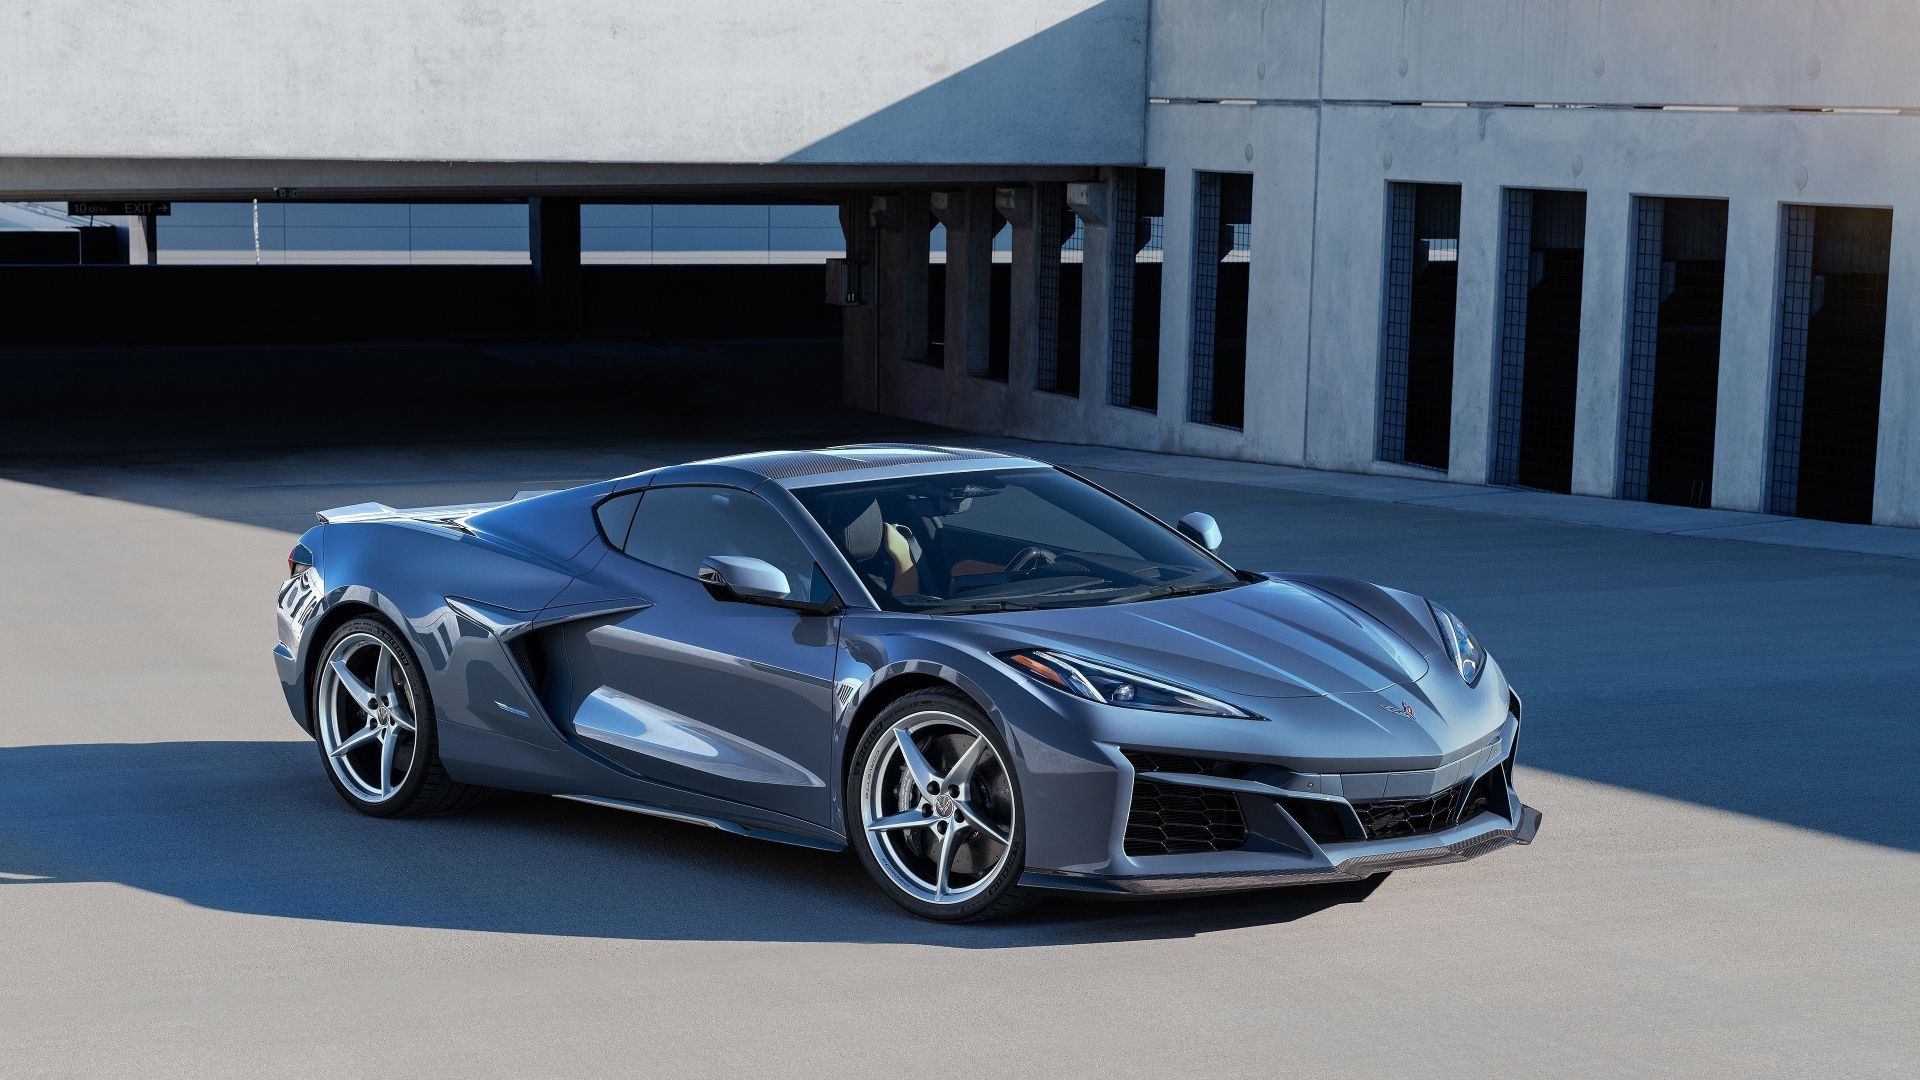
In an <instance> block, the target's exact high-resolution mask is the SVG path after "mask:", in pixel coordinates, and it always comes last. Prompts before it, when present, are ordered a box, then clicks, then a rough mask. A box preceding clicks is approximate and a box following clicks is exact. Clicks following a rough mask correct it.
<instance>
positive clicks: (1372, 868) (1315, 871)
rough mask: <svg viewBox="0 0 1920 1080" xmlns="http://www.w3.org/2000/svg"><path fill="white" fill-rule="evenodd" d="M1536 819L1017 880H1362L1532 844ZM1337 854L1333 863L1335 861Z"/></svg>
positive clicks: (1171, 884) (1123, 887)
mask: <svg viewBox="0 0 1920 1080" xmlns="http://www.w3.org/2000/svg"><path fill="white" fill-rule="evenodd" d="M1540 819H1541V813H1540V811H1538V810H1536V809H1534V808H1533V807H1531V806H1525V805H1522V806H1521V807H1520V814H1519V819H1518V820H1517V821H1507V820H1504V819H1500V818H1496V817H1494V816H1493V815H1490V814H1483V815H1481V818H1480V819H1479V820H1476V821H1472V822H1467V823H1464V824H1461V825H1456V826H1454V827H1453V828H1451V829H1447V830H1444V831H1442V832H1438V833H1433V834H1430V835H1427V836H1409V837H1403V838H1400V839H1397V840H1382V841H1373V842H1364V843H1356V844H1340V845H1335V846H1333V847H1331V848H1330V849H1328V853H1329V856H1330V858H1329V859H1328V861H1327V862H1326V864H1325V865H1320V866H1284V867H1272V868H1259V869H1253V868H1249V869H1246V870H1226V871H1215V872H1206V873H1172V874H1142V875H1134V876H1125V877H1116V876H1109V875H1105V874H1087V873H1074V872H1070V871H1063V870H1029V871H1027V872H1026V873H1025V874H1022V875H1021V877H1020V884H1022V885H1025V886H1029V887H1031V888H1038V889H1062V890H1068V891H1073V892H1083V893H1100V894H1107V895H1119V896H1141V895H1156V894H1164V893H1205V892H1236V891H1241V890H1246V889H1266V888H1273V887H1276V886H1281V885H1318V884H1327V883H1331V882H1340V881H1360V880H1363V879H1365V878H1369V877H1372V876H1374V875H1375V874H1384V873H1387V872H1389V871H1393V870H1404V869H1409V868H1412V867H1416V866H1437V865H1440V864H1442V863H1453V862H1465V861H1466V860H1468V859H1477V858H1479V857H1480V856H1482V855H1486V854H1490V853H1492V852H1495V851H1499V850H1500V849H1501V848H1504V847H1508V846H1510V845H1513V844H1530V843H1532V842H1533V837H1534V834H1535V833H1537V832H1539V831H1540ZM1334 852H1337V853H1338V854H1337V856H1335V855H1333V853H1334ZM1174 858H1178V856H1174ZM1336 858H1337V861H1334V860H1335V859H1336Z"/></svg>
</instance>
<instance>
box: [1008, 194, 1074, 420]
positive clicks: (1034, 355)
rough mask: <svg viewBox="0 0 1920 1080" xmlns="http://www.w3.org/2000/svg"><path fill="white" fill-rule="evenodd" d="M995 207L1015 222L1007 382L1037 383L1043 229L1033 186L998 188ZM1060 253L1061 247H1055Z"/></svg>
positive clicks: (1028, 387) (1027, 385)
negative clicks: (1036, 209) (1041, 228)
mask: <svg viewBox="0 0 1920 1080" xmlns="http://www.w3.org/2000/svg"><path fill="white" fill-rule="evenodd" d="M993 205H994V211H995V212H996V213H997V214H999V216H1001V217H1003V218H1006V219H1007V223H1008V224H1010V225H1012V226H1013V265H1012V266H1011V267H1010V269H1011V270H1012V275H1013V277H1012V281H1011V283H1010V284H1011V288H1009V289H1008V290H1007V297H1008V300H1007V302H1008V304H1009V305H1010V309H1009V311H1008V312H1007V384H1008V385H1010V386H1017V387H1020V388H1021V389H1023V390H1032V389H1033V388H1034V386H1035V377H1034V375H1035V372H1034V369H1035V367H1036V366H1037V365H1038V363H1039V359H1040V255H1041V252H1040V239H1041V238H1040V231H1039V228H1038V225H1039V219H1038V215H1037V214H1036V211H1035V206H1034V190H1033V188H1032V187H1013V188H997V189H995V191H994V193H993ZM1054 252H1055V257H1056V258H1057V257H1058V253H1059V249H1058V248H1057V247H1056V248H1055V249H1054Z"/></svg>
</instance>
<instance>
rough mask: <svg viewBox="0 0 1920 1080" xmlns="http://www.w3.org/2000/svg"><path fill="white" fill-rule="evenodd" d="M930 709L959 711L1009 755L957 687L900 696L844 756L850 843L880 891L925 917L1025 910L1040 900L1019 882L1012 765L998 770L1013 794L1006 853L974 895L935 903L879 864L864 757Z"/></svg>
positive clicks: (1020, 843)
mask: <svg viewBox="0 0 1920 1080" xmlns="http://www.w3.org/2000/svg"><path fill="white" fill-rule="evenodd" d="M928 709H937V710H939V711H942V712H945V713H949V714H952V715H955V716H959V717H962V718H964V719H965V720H967V721H968V722H969V723H971V724H972V725H973V727H974V728H976V729H977V730H978V731H979V732H980V733H981V734H982V735H984V736H985V737H986V739H987V742H988V745H990V746H991V747H992V748H993V752H994V753H995V754H997V755H998V756H999V761H1000V762H1001V763H1006V762H1011V761H1012V760H1013V759H1012V757H1011V756H1010V755H1009V754H1008V753H1007V748H1006V744H1005V742H1004V740H1002V739H1001V737H1000V733H999V731H997V730H996V729H995V728H994V726H993V722H992V721H991V720H989V719H987V717H986V715H985V714H984V713H982V712H981V711H980V709H979V708H978V707H977V706H976V705H974V703H973V701H972V700H971V699H969V698H968V697H967V696H966V695H965V694H963V693H961V692H960V691H959V690H957V689H952V688H942V687H935V688H929V689H926V690H916V691H914V692H913V693H911V694H907V695H906V696H904V697H902V698H900V700H898V701H895V702H893V703H892V704H891V705H888V706H887V707H886V708H885V709H883V710H881V712H880V715H879V716H877V717H875V718H874V720H873V723H871V724H869V725H867V730H866V732H865V734H863V735H862V736H861V738H860V742H859V744H858V745H857V746H855V748H854V751H853V753H852V754H850V755H848V758H847V770H846V782H845V790H844V796H845V798H844V809H845V817H846V825H847V837H848V846H849V847H851V848H852V849H853V851H854V853H855V855H856V856H857V857H858V858H859V859H860V864H861V865H862V866H864V867H866V870H867V873H868V875H869V876H871V877H872V878H873V880H874V882H875V883H876V884H878V885H879V886H880V891H882V892H884V893H885V894H886V895H887V897H888V898H889V899H891V900H892V901H893V902H894V903H896V904H899V905H900V906H901V907H903V908H905V909H907V910H908V911H911V912H912V913H914V914H915V915H918V916H920V917H921V918H923V919H931V920H934V921H936V922H976V921H979V920H983V919H997V918H1000V917H1002V916H1005V915H1012V914H1014V913H1016V912H1020V911H1024V910H1026V909H1027V908H1030V907H1032V906H1033V905H1034V904H1036V903H1038V902H1039V901H1040V899H1041V896H1040V894H1039V893H1037V892H1035V891H1034V890H1032V889H1023V888H1021V887H1020V884H1019V881H1020V873H1021V871H1022V870H1024V869H1025V867H1026V814H1025V808H1024V806H1023V805H1022V804H1021V801H1020V780H1019V777H1018V775H1017V774H1016V772H1015V770H1014V769H1013V768H1011V767H1010V766H1007V765H1004V764H1003V765H1002V771H1003V772H1004V775H1005V777H1006V782H1007V784H1008V787H1009V788H1010V791H1011V798H1012V800H1013V806H1014V814H1013V830H1012V835H1011V840H1012V843H1010V844H1009V845H1008V855H1007V858H1006V860H1005V861H1004V862H1003V863H1002V864H1001V866H1000V868H999V870H998V871H997V872H996V873H995V874H994V876H993V878H992V879H991V883H990V884H988V885H987V886H986V887H985V888H983V889H982V890H981V891H980V892H979V894H978V895H976V896H973V897H971V898H969V899H967V900H965V901H963V902H959V903H950V904H935V903H930V902H928V901H925V900H922V899H921V898H919V897H917V896H914V895H912V894H910V893H908V892H906V891H904V890H903V889H902V888H901V887H900V886H899V885H898V884H896V883H895V882H894V880H893V879H892V878H891V877H890V876H889V875H888V873H887V871H886V870H885V869H884V868H883V867H882V866H881V865H880V862H879V859H878V857H877V856H876V855H875V854H874V852H873V850H872V847H871V846H870V845H869V843H868V841H867V833H866V826H865V823H864V822H863V820H862V818H861V809H860V808H861V803H862V799H863V797H864V796H865V790H864V788H865V783H866V775H867V770H868V763H869V761H870V759H871V758H872V757H873V753H874V747H875V745H876V744H877V743H878V742H879V740H880V739H881V737H882V736H883V735H886V734H887V733H888V732H890V731H891V730H892V729H893V726H894V724H895V723H896V722H897V721H899V720H901V719H902V718H904V717H907V716H910V715H912V714H914V713H916V712H924V711H926V710H928Z"/></svg>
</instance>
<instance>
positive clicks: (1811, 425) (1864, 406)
mask: <svg viewBox="0 0 1920 1080" xmlns="http://www.w3.org/2000/svg"><path fill="white" fill-rule="evenodd" d="M1783 225H1784V231H1785V243H1784V244H1783V246H1782V263H1783V265H1782V271H1783V273H1782V282H1781V309H1780V337H1779V345H1778V350H1777V357H1778V360H1777V368H1776V378H1777V383H1776V386H1775V390H1774V438H1773V468H1772V477H1771V479H1772V485H1771V488H1772V490H1771V494H1770V499H1769V502H1770V505H1771V508H1772V510H1773V512H1774V513H1778V514H1797V515H1799V516H1801V517H1812V518H1825V519H1828V520H1832V521H1857V522H1864V521H1869V520H1871V519H1872V517H1873V474H1874V465H1875V458H1876V456H1877V443H1878V439H1879V434H1880V371H1881V363H1882V359H1883V353H1884V351H1885V347H1886V329H1887V327H1886V323H1887V267H1888V254H1889V252H1890V249H1891V247H1892V239H1893V212H1892V211H1891V210H1878V209H1867V208H1859V207H1837V206H1789V207H1786V209H1785V216H1784V221H1783Z"/></svg>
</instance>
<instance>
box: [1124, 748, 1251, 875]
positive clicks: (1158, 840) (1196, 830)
mask: <svg viewBox="0 0 1920 1080" xmlns="http://www.w3.org/2000/svg"><path fill="white" fill-rule="evenodd" d="M1129 756H1131V755H1129ZM1246 842H1247V822H1246V819H1245V818H1244V817H1242V816H1241V814H1240V800H1239V799H1238V798H1237V797H1236V796H1235V795H1234V794H1233V793H1232V792H1230V791H1209V790H1207V789H1205V788H1196V787H1188V786H1186V785H1185V784H1168V783H1163V782H1160V781H1157V780H1141V779H1139V778H1137V777H1136V778H1135V779H1134V781H1133V805H1132V807H1130V808H1129V809H1128V811H1127V836H1126V843H1125V844H1124V850H1125V851H1126V853H1127V854H1128V855H1185V854H1192V853H1194V852H1204V851H1232V850H1234V849H1236V848H1238V847H1240V846H1241V845H1243V844H1245V843H1246Z"/></svg>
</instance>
